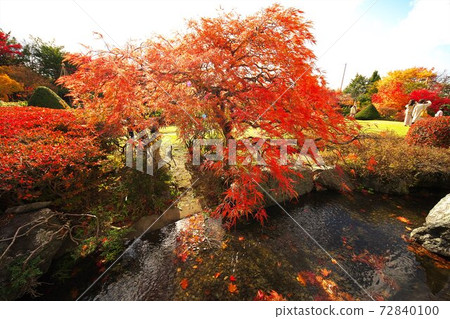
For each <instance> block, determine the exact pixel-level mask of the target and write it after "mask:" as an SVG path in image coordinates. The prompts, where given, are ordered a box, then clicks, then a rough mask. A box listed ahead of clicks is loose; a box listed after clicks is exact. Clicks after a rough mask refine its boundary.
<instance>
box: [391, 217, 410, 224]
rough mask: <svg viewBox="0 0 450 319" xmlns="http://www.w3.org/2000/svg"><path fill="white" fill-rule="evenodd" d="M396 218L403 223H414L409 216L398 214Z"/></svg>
mask: <svg viewBox="0 0 450 319" xmlns="http://www.w3.org/2000/svg"><path fill="white" fill-rule="evenodd" d="M395 219H397V220H399V221H401V222H402V223H405V224H408V225H411V224H412V223H411V221H410V220H409V219H408V218H405V217H403V216H397V217H396V218H395Z"/></svg>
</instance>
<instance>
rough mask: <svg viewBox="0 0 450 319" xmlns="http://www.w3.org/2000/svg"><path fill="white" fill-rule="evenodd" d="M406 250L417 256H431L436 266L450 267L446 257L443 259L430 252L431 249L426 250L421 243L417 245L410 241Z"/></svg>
mask: <svg viewBox="0 0 450 319" xmlns="http://www.w3.org/2000/svg"><path fill="white" fill-rule="evenodd" d="M408 250H409V251H411V252H413V253H415V254H417V255H419V256H427V257H429V258H431V259H432V260H433V263H434V265H435V266H436V267H437V268H442V269H450V261H448V260H447V259H445V258H443V257H441V256H439V255H436V254H434V253H432V252H431V251H429V250H427V249H426V248H425V247H423V246H421V245H418V244H416V243H411V244H410V245H409V246H408Z"/></svg>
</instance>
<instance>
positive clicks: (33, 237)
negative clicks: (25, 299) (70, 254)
mask: <svg viewBox="0 0 450 319" xmlns="http://www.w3.org/2000/svg"><path fill="white" fill-rule="evenodd" d="M62 226H63V221H61V220H60V219H59V218H58V216H56V215H55V212H53V211H51V210H50V209H48V208H44V209H41V210H38V211H35V212H30V213H22V214H18V215H14V217H13V218H12V219H11V220H10V221H9V222H8V223H6V225H2V226H1V227H0V256H2V257H1V258H0V300H14V299H17V298H19V297H20V296H21V295H23V294H24V293H26V292H29V288H32V286H33V283H35V282H36V280H37V278H38V277H39V275H40V274H44V273H45V272H46V271H47V270H48V269H49V267H50V265H51V262H52V260H53V258H54V256H55V255H56V254H57V252H58V250H59V249H60V247H61V245H62V243H63V239H62V237H63V236H62V235H63V234H62V233H57V235H56V233H55V232H56V231H57V230H59V229H60V228H61V227H62ZM14 237H16V239H15V240H14V242H13V243H12V241H13V240H12V238H14ZM11 243H12V244H11ZM5 252H6V253H5ZM31 254H32V257H31V258H30V260H29V262H28V263H27V265H26V266H23V264H24V261H25V260H26V259H27V257H28V256H30V255H31Z"/></svg>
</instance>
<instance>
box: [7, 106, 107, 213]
mask: <svg viewBox="0 0 450 319" xmlns="http://www.w3.org/2000/svg"><path fill="white" fill-rule="evenodd" d="M0 123H1V126H0V200H1V202H2V206H4V205H11V204H16V203H19V202H21V201H24V200H30V199H36V198H40V199H54V198H55V197H63V196H64V194H68V193H70V192H75V191H78V190H80V189H81V188H82V186H83V185H84V183H85V182H86V180H87V178H89V176H91V173H92V169H93V168H94V167H95V166H96V165H97V162H98V160H99V159H100V157H101V156H102V152H101V150H100V147H99V143H98V142H97V139H96V138H95V136H96V135H95V134H94V130H92V129H91V128H90V127H89V126H87V125H84V124H83V123H81V122H79V121H78V120H77V118H76V117H75V115H74V114H73V113H72V112H71V111H68V110H53V109H46V108H39V107H36V108H35V107H3V108H1V109H0Z"/></svg>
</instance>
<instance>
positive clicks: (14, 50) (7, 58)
mask: <svg viewBox="0 0 450 319" xmlns="http://www.w3.org/2000/svg"><path fill="white" fill-rule="evenodd" d="M21 50H22V45H21V44H20V43H17V41H16V39H15V38H10V33H5V32H3V31H2V30H0V65H8V64H13V61H14V59H15V58H16V57H17V56H19V55H21V54H22V52H21Z"/></svg>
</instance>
